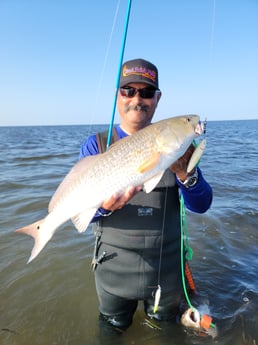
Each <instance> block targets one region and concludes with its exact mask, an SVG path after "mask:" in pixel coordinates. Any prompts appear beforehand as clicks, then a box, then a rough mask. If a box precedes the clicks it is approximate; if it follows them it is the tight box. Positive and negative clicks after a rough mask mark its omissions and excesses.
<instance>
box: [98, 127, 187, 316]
mask: <svg viewBox="0 0 258 345" xmlns="http://www.w3.org/2000/svg"><path fill="white" fill-rule="evenodd" d="M117 139H118V136H117V133H116V130H115V129H113V136H112V143H113V142H115V141H116V140H117ZM106 141H107V132H103V133H98V134H97V142H98V148H99V152H103V151H105V149H106ZM178 193H179V192H178V187H177V184H176V179H175V175H174V174H173V173H172V172H171V171H170V170H169V169H168V170H167V171H165V173H164V175H163V177H162V179H161V181H160V182H159V184H158V185H157V187H156V188H155V189H154V190H153V191H152V192H151V193H150V194H146V193H145V192H142V191H141V192H139V193H137V194H136V195H135V196H134V197H133V198H132V199H131V200H130V201H129V202H128V204H127V205H125V206H124V207H123V208H122V209H119V210H116V211H115V212H114V213H113V214H112V215H111V216H109V217H101V219H100V220H99V221H98V222H97V223H96V224H95V225H94V232H95V235H96V242H95V248H94V256H93V263H94V268H95V269H96V270H95V279H96V287H97V291H98V296H99V299H100V311H101V312H102V313H103V314H106V315H108V314H110V315H111V314H112V311H111V309H108V307H107V306H106V305H105V307H101V302H102V298H101V296H103V295H106V294H108V295H109V296H111V295H112V296H119V298H121V299H125V300H135V301H137V300H144V301H146V300H147V301H148V305H147V307H146V308H145V310H146V311H147V312H148V314H151V311H152V312H153V308H154V296H153V291H155V290H157V288H158V287H159V288H160V287H161V289H162V298H161V302H160V308H159V310H160V311H162V308H163V309H164V310H165V308H166V305H167V306H171V305H172V304H173V308H175V306H178V305H179V304H180V301H181V299H182V295H183V289H182V280H181V256H180V251H181V246H180V244H181V241H180V239H181V231H180V203H179V194H178ZM159 292H160V291H159ZM103 299H104V298H103ZM103 304H104V302H103ZM151 304H152V306H151V307H150V305H151ZM107 309H108V310H107ZM134 309H135V307H134ZM168 309H169V308H168ZM171 309H172V308H170V309H169V310H171ZM169 310H168V313H167V314H169ZM121 313H122V311H121ZM154 313H155V312H154Z"/></svg>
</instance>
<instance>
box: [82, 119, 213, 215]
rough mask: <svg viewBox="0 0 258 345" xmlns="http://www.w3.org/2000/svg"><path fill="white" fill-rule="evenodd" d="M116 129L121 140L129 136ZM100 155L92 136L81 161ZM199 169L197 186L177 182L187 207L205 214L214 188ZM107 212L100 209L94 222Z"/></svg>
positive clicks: (95, 140) (84, 149)
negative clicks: (187, 186)
mask: <svg viewBox="0 0 258 345" xmlns="http://www.w3.org/2000/svg"><path fill="white" fill-rule="evenodd" d="M115 128H116V132H117V135H118V138H119V139H122V138H124V137H126V136H127V135H128V134H127V133H125V132H124V131H123V130H122V129H121V128H120V126H119V125H117V126H115ZM98 153H99V150H98V144H97V137H96V135H92V136H90V137H89V138H88V139H87V140H85V141H84V142H83V143H82V145H81V149H80V156H79V158H80V159H81V158H83V157H86V156H90V155H96V154H98ZM197 169H198V181H197V183H196V184H195V186H193V187H190V188H186V187H185V186H184V185H183V184H182V183H181V182H180V181H179V179H178V178H177V179H176V180H177V184H178V187H179V188H180V191H181V193H182V195H183V198H184V202H185V206H186V207H187V208H188V209H189V210H190V211H192V212H196V213H204V212H206V211H207V210H208V209H209V208H210V206H211V203H212V188H211V186H210V185H209V184H208V183H207V181H206V180H205V179H204V177H203V175H202V172H201V169H200V168H199V167H197ZM106 212H107V211H106V210H104V209H101V208H100V212H99V213H97V214H96V215H95V217H94V218H93V221H95V220H97V219H98V217H100V216H101V214H105V213H106Z"/></svg>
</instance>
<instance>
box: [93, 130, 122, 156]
mask: <svg viewBox="0 0 258 345" xmlns="http://www.w3.org/2000/svg"><path fill="white" fill-rule="evenodd" d="M96 137H97V144H98V149H99V153H103V152H105V151H106V150H107V139H108V131H104V132H101V133H97V134H96ZM117 140H118V135H117V131H116V129H115V127H113V129H112V137H111V142H110V145H112V144H114V142H116V141H117Z"/></svg>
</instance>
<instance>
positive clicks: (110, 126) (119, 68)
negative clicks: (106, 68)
mask: <svg viewBox="0 0 258 345" xmlns="http://www.w3.org/2000/svg"><path fill="white" fill-rule="evenodd" d="M131 3H132V0H128V5H127V13H126V21H125V26H124V34H123V39H122V48H121V52H120V61H119V64H118V71H117V79H116V89H115V96H114V103H113V110H112V115H111V121H110V124H109V130H108V139H107V149H108V147H109V145H110V142H111V137H112V129H113V125H114V118H115V111H116V101H117V93H118V88H119V82H120V74H121V68H122V64H123V58H124V51H125V43H126V36H127V29H128V23H129V17H130V11H131Z"/></svg>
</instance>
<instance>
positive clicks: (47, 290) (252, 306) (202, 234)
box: [0, 120, 258, 345]
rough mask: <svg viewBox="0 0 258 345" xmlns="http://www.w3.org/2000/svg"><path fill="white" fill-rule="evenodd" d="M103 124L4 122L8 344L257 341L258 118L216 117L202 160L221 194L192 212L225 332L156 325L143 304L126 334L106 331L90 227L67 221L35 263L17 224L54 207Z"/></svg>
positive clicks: (197, 263) (0, 320)
mask: <svg viewBox="0 0 258 345" xmlns="http://www.w3.org/2000/svg"><path fill="white" fill-rule="evenodd" d="M102 128H103V126H96V127H94V126H91V127H87V126H57V127H0V137H1V141H0V163H1V170H0V191H1V201H0V204H1V205H0V206H1V207H0V255H1V260H0V276H1V285H0V344H1V345H16V344H17V345H25V344H26V345H28V344H34V345H50V344H53V345H59V344H62V345H64V344H69V345H82V344H89V345H91V344H92V345H95V344H96V345H99V344H101V345H102V344H105V345H108V344H122V345H129V344H135V345H144V344H148V345H152V344H153V345H154V344H155V345H159V344H162V345H163V344H171V345H174V344H175V345H176V344H180V345H184V344H221V345H224V344H225V345H226V344H227V345H229V344H230V345H231V344H237V345H241V344H250V345H256V344H258V308H257V307H258V277H257V268H258V258H257V242H258V235H257V230H258V229H257V228H258V211H257V210H258V180H257V172H258V150H257V147H258V135H257V132H258V121H257V120H253V121H233V122H232V121H225V122H211V123H208V126H207V143H208V146H207V149H206V151H205V154H204V156H203V158H202V161H201V168H202V170H203V172H204V175H205V177H206V178H207V180H208V181H209V182H210V184H211V185H212V187H213V190H214V202H213V205H212V208H211V209H210V210H209V211H208V212H207V213H206V214H204V215H196V214H192V213H190V212H188V213H187V222H188V228H189V236H190V244H191V246H192V248H193V251H194V257H193V260H192V261H191V263H190V264H191V268H192V273H193V275H194V279H195V282H196V285H197V288H198V290H199V292H200V293H201V295H203V296H204V297H205V298H206V299H207V300H208V301H209V309H210V313H211V315H212V317H213V321H214V323H215V324H216V326H217V328H218V332H219V333H218V337H217V338H215V339H212V338H211V337H207V336H201V335H197V334H194V333H193V332H190V331H186V330H185V329H183V328H182V327H181V326H180V325H177V324H170V323H161V324H159V326H160V327H161V330H155V329H151V328H149V327H148V326H146V325H145V324H144V320H145V315H144V313H143V310H142V306H141V304H140V305H139V308H138V310H137V312H136V314H135V318H134V322H133V325H132V326H131V327H130V328H129V329H128V330H127V331H126V332H125V333H124V334H122V335H119V336H117V335H112V334H111V335H110V334H109V335H108V334H106V333H105V332H100V331H99V325H98V302H97V297H96V293H95V286H94V276H93V274H92V271H91V269H90V261H91V255H92V249H93V242H94V237H93V235H92V232H91V229H90V228H89V229H88V230H87V232H86V233H84V234H78V233H77V232H76V231H75V229H74V227H73V225H72V224H71V223H69V222H68V223H66V224H65V225H64V226H62V227H61V228H60V229H59V230H58V231H57V232H56V233H55V235H54V237H53V238H52V240H51V241H50V242H49V244H48V245H47V246H46V248H45V249H44V250H43V251H42V252H41V253H40V255H39V256H38V257H37V258H36V259H35V260H34V261H33V262H32V263H30V264H29V265H27V264H26V262H27V260H28V258H29V254H30V251H31V249H32V243H33V240H32V239H31V238H29V237H28V236H24V235H20V234H16V233H14V230H15V229H17V228H19V227H21V226H24V225H26V224H29V223H32V222H33V221H36V220H38V219H40V218H43V217H44V216H45V215H46V210H47V205H48V202H49V200H50V198H51V195H52V194H53V192H54V191H55V189H56V187H57V186H58V184H59V183H60V182H61V180H62V179H63V177H64V175H65V174H66V173H67V172H68V170H69V169H70V168H71V167H72V165H73V164H74V163H75V162H76V160H77V159H78V153H79V147H80V144H81V142H82V140H84V138H85V137H86V136H87V135H88V134H89V130H90V131H92V132H95V131H96V130H101V129H102ZM102 331H103V330H102Z"/></svg>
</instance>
